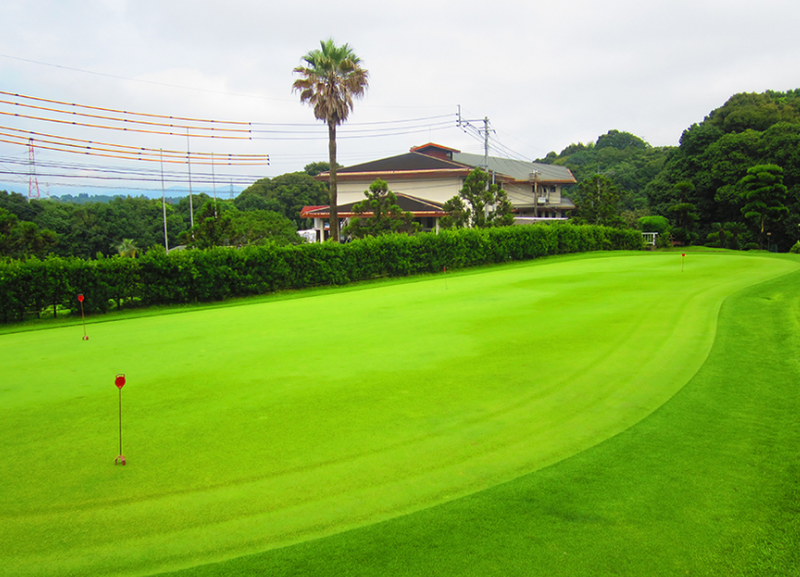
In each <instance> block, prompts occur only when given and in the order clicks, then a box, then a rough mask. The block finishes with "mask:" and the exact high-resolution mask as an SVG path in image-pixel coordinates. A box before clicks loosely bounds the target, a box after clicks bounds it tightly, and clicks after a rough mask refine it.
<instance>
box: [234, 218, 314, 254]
mask: <svg viewBox="0 0 800 577" xmlns="http://www.w3.org/2000/svg"><path fill="white" fill-rule="evenodd" d="M231 214H232V217H231V222H230V243H231V244H232V245H236V246H245V245H262V244H267V243H275V244H277V245H279V246H287V245H293V244H302V243H303V237H301V236H300V235H299V234H297V229H296V228H295V226H294V223H292V221H291V220H289V219H288V218H286V217H285V216H283V215H282V214H278V213H277V212H273V211H271V210H248V211H246V212H238V211H232V213H231Z"/></svg>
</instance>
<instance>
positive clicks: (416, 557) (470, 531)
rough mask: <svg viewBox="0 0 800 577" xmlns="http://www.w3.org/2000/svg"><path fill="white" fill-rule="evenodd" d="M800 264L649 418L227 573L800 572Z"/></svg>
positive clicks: (735, 301) (758, 295) (760, 292)
mask: <svg viewBox="0 0 800 577" xmlns="http://www.w3.org/2000/svg"><path fill="white" fill-rule="evenodd" d="M798 287H800V273H794V274H791V275H788V276H784V277H782V278H779V279H777V280H772V281H769V282H766V283H764V284H762V285H758V286H755V287H751V288H748V289H745V290H743V291H741V292H739V293H737V294H736V295H734V296H732V297H731V298H730V299H728V300H727V301H726V302H725V304H724V306H723V308H722V311H721V313H720V322H719V328H720V330H719V333H718V336H717V340H716V342H715V344H714V347H713V349H712V351H711V353H710V355H709V358H708V361H707V362H706V363H705V364H704V365H703V367H702V368H701V369H700V371H699V372H698V373H697V375H696V376H695V377H694V378H693V379H692V380H691V381H690V382H689V383H688V385H687V386H686V387H684V388H683V389H682V390H681V391H680V392H679V393H678V394H677V395H676V396H675V397H674V398H673V399H671V400H670V401H669V402H668V403H666V404H665V405H664V406H663V407H661V408H660V409H659V410H657V411H656V412H655V413H653V414H652V415H651V416H650V417H648V418H646V419H645V420H643V421H642V422H640V423H639V424H637V425H636V426H634V427H632V428H630V429H628V430H627V431H624V432H623V433H621V434H619V435H617V436H615V437H614V438H612V439H610V440H608V441H606V442H604V443H602V444H600V445H599V446H596V447H594V448H592V449H589V450H587V451H584V452H582V453H580V454H578V455H575V456H573V457H571V458H569V459H566V460H564V461H562V462H560V463H558V464H556V465H553V466H552V467H548V468H546V469H543V470H541V471H538V472H536V473H532V474H529V475H527V476H524V477H521V478H519V479H516V480H514V481H512V482H509V483H506V484H503V485H500V486H497V487H494V488H491V489H488V490H486V491H482V492H480V493H476V494H474V495H471V496H468V497H465V498H463V499H459V500H456V501H453V502H450V503H447V504H444V505H440V506H438V507H433V508H430V509H427V510H425V511H421V512H418V513H415V514H412V515H408V516H405V517H401V518H398V519H394V520H391V521H387V522H384V523H380V524H377V525H373V526H370V527H365V528H362V529H358V530H353V531H349V532H346V533H342V534H339V535H335V536H333V537H329V538H326V539H320V540H317V541H311V542H307V543H302V544H299V545H295V546H292V547H287V548H283V549H278V550H273V551H269V552H266V553H263V554H259V555H254V556H249V557H243V558H240V559H234V560H231V561H228V562H226V563H220V564H214V565H208V566H204V567H197V568H193V569H190V570H185V571H179V572H176V573H170V574H169V575H170V576H172V577H184V576H186V577H189V576H191V577H209V576H216V575H227V576H235V575H255V574H260V575H276V576H277V575H281V576H283V575H315V576H325V575H336V576H342V575H347V576H355V575H397V576H404V575H476V576H488V575H502V576H511V575H520V576H523V575H524V576H532V575H542V576H545V575H546V576H558V575H570V576H571V575H597V576H605V575H631V576H633V575H637V576H638V575H652V576H656V575H669V576H672V575H742V576H754V577H755V576H758V577H766V576H774V577H786V576H792V575H800V455H799V454H798V451H797V447H798V446H800V417H798V415H800V291H798Z"/></svg>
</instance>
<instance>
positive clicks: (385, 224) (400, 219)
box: [342, 179, 421, 238]
mask: <svg viewBox="0 0 800 577" xmlns="http://www.w3.org/2000/svg"><path fill="white" fill-rule="evenodd" d="M364 196H366V197H367V198H366V199H364V200H362V201H361V202H359V203H357V204H355V205H354V206H353V212H354V213H356V214H357V215H358V216H356V217H354V218H352V219H351V220H350V224H348V225H347V226H346V227H345V228H344V230H343V231H342V234H343V235H344V236H351V237H353V238H364V237H367V236H381V235H384V234H392V233H406V234H412V233H415V232H418V231H419V230H420V228H421V226H420V224H419V223H416V222H414V221H413V218H414V217H413V215H412V214H411V213H410V212H408V211H403V210H402V209H401V208H400V207H399V206H398V205H397V197H396V196H395V194H394V193H393V192H392V191H391V190H389V185H388V184H387V183H386V181H384V180H381V179H376V180H375V181H374V182H373V183H372V184H370V185H369V190H366V191H364Z"/></svg>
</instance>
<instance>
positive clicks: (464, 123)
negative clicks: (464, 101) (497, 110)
mask: <svg viewBox="0 0 800 577" xmlns="http://www.w3.org/2000/svg"><path fill="white" fill-rule="evenodd" d="M473 122H483V128H478V127H477V126H475V125H474V124H472V123H473ZM457 125H458V127H459V128H460V129H462V130H463V131H464V132H467V129H471V130H472V131H473V132H475V133H476V134H477V135H478V136H481V137H482V138H483V169H484V170H485V171H486V172H489V117H488V116H485V117H484V118H482V119H473V120H467V119H465V118H462V117H461V105H460V104H459V105H458V121H457Z"/></svg>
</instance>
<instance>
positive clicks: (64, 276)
mask: <svg viewBox="0 0 800 577" xmlns="http://www.w3.org/2000/svg"><path fill="white" fill-rule="evenodd" d="M641 248H642V236H641V234H639V233H638V232H637V231H635V230H632V229H615V228H609V227H600V226H583V227H576V226H569V225H566V224H554V225H552V226H523V227H508V226H507V227H495V228H485V229H480V228H466V229H460V230H446V231H442V232H441V233H440V234H438V235H435V234H420V235H416V236H409V235H404V234H389V235H381V236H374V237H365V238H363V239H360V240H355V241H353V242H351V243H347V244H339V243H313V244H302V245H297V246H293V245H289V246H278V245H277V244H275V243H270V244H266V245H260V246H245V247H242V248H241V249H234V248H232V247H213V248H208V249H187V250H184V251H176V252H172V253H169V254H167V252H166V251H165V250H164V248H163V247H155V248H153V249H151V250H149V251H147V252H146V253H144V254H143V255H142V256H141V257H139V258H127V257H122V256H119V255H114V256H112V257H109V258H106V257H100V258H97V259H92V260H86V259H81V258H77V257H67V258H64V257H58V256H53V255H51V256H48V257H47V258H45V259H38V258H36V257H31V258H28V259H21V260H19V259H0V321H2V322H17V321H21V320H24V319H26V318H29V317H30V316H37V317H40V316H42V315H47V316H58V315H59V314H65V312H66V311H65V309H66V310H67V311H74V310H75V309H76V308H77V307H78V304H77V295H78V294H81V295H83V296H84V300H83V307H84V309H85V311H86V313H88V314H92V313H104V312H107V311H109V310H113V309H119V308H125V307H131V306H149V305H157V304H183V303H194V302H207V301H216V300H222V299H226V298H230V297H244V296H250V295H259V294H265V293H269V292H272V291H276V290H282V289H301V288H306V287H312V286H321V285H341V284H346V283H349V282H354V281H360V280H368V279H374V278H383V277H399V276H407V275H414V274H421V273H434V272H441V271H443V270H445V269H447V270H451V269H456V268H464V267H472V266H478V265H483V264H491V263H501V262H508V261H511V260H517V261H519V260H528V259H533V258H538V257H541V256H547V255H556V254H566V253H574V252H583V251H591V250H636V249H641Z"/></svg>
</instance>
